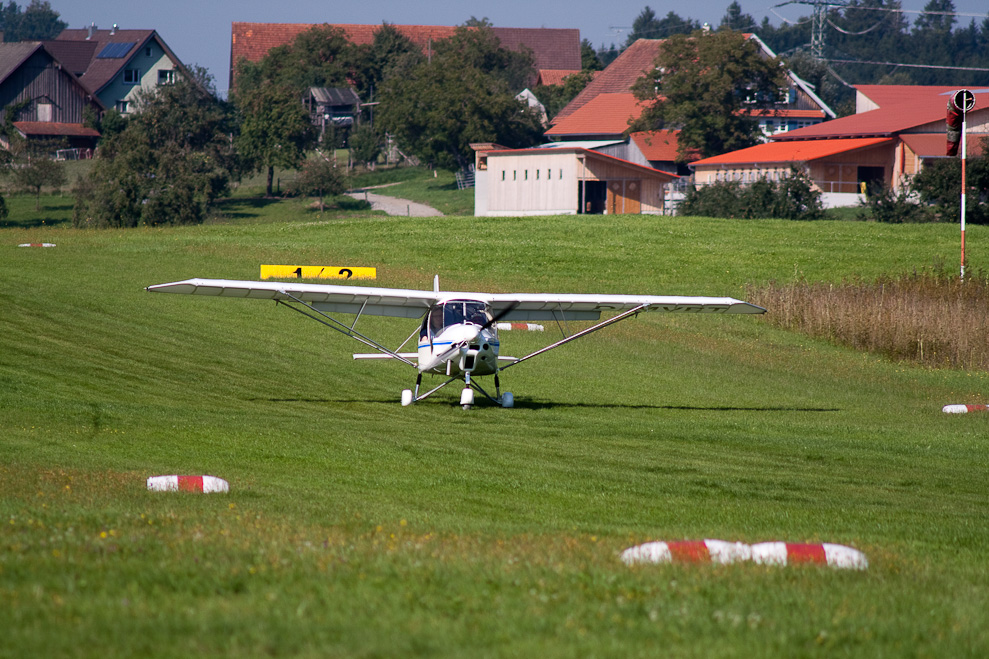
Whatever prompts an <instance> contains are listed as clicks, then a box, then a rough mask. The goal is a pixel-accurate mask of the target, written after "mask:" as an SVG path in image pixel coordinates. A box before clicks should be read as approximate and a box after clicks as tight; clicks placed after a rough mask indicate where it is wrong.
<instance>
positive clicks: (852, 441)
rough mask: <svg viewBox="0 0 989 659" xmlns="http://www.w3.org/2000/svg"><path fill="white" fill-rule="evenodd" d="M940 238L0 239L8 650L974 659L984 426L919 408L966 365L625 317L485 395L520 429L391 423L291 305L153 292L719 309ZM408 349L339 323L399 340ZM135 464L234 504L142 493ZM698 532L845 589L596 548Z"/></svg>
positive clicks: (366, 368) (2, 624) (275, 235)
mask: <svg viewBox="0 0 989 659" xmlns="http://www.w3.org/2000/svg"><path fill="white" fill-rule="evenodd" d="M284 203H295V202H284ZM269 209H270V206H260V207H258V208H257V209H253V210H252V213H260V214H264V213H266V212H269ZM272 212H274V211H272ZM968 234H969V235H968V250H969V258H970V262H971V263H972V264H973V267H978V266H979V265H980V264H984V263H986V262H989V258H987V257H989V254H987V247H986V242H987V240H989V232H986V231H985V230H984V229H983V228H982V227H970V228H969V232H968ZM27 242H52V243H56V244H57V247H54V248H21V247H17V245H18V244H19V243H27ZM957 242H958V235H957V227H953V226H951V225H902V226H888V225H886V226H884V225H877V224H872V223H848V222H813V223H797V222H784V221H771V220H766V221H729V220H711V219H699V218H665V217H642V216H595V217H580V218H574V217H565V218H564V217H553V218H524V219H512V218H504V219H475V218H469V217H455V216H454V217H444V218H430V219H428V220H422V219H416V218H411V219H410V218H387V217H380V216H366V217H355V218H349V219H327V220H322V221H295V222H284V221H279V222H250V223H229V224H218V225H210V226H201V227H186V228H163V229H135V230H129V231H82V230H74V229H71V228H67V227H66V225H64V224H62V225H58V226H54V227H52V226H49V225H47V224H45V225H42V224H37V225H34V224H32V225H23V226H16V225H15V226H8V228H2V229H0V528H2V531H0V603H2V605H0V628H2V629H3V630H4V631H3V637H2V640H0V656H3V657H8V656H9V657H27V656H63V657H73V656H101V657H116V656H127V657H132V656H189V655H192V654H198V655H208V656H238V657H246V656H313V657H316V656H319V657H323V656H358V657H372V656H425V655H428V656H472V657H479V656H480V657H488V656H490V657H497V656H513V657H514V656H533V655H537V654H538V655H539V656H543V657H557V656H559V657H574V656H602V657H653V656H657V655H658V654H670V655H673V656H697V657H701V656H703V657H741V656H808V657H811V656H820V657H833V656H853V657H876V656H951V657H981V656H986V655H987V654H989V633H987V631H986V630H987V622H989V614H987V611H989V577H987V576H986V575H987V571H986V569H985V555H986V552H987V551H989V506H987V503H989V484H987V479H986V474H987V470H989V460H987V448H986V436H987V430H989V426H987V423H989V415H987V416H980V415H979V414H968V415H957V416H955V415H945V414H943V413H942V412H941V407H942V405H944V404H946V403H966V402H985V397H986V393H987V386H989V378H987V374H986V373H983V372H964V371H944V370H927V369H921V368H917V367H913V366H910V365H906V364H899V363H892V362H889V361H887V360H884V359H882V358H880V357H877V356H875V355H869V354H862V353H857V352H854V351H851V350H847V349H843V348H839V347H835V346H832V345H830V344H828V343H826V342H823V341H818V340H812V339H808V338H806V337H803V336H801V335H798V334H794V333H789V332H785V331H782V330H779V329H775V328H773V327H772V326H770V325H769V324H768V323H767V322H765V321H764V320H763V319H761V318H759V317H752V316H747V317H731V318H729V317H707V316H695V315H677V316H674V315H670V316H662V315H661V314H646V315H643V316H640V317H639V318H636V319H634V320H629V321H625V322H623V323H620V324H619V325H617V326H615V327H613V328H609V329H607V330H604V331H602V332H599V333H596V334H593V335H591V336H590V337H588V338H586V339H583V340H581V341H578V342H575V343H573V344H569V345H567V346H565V347H563V348H561V349H559V350H556V351H553V352H551V353H549V354H547V355H544V356H541V357H539V358H537V359H534V360H532V361H531V362H529V363H527V364H525V365H520V366H519V367H517V368H513V369H511V370H510V371H508V372H506V373H505V376H504V378H503V381H502V386H503V389H505V390H508V391H512V392H513V393H514V394H515V400H516V408H515V409H508V410H506V409H500V408H496V407H493V406H489V405H484V404H479V405H478V406H477V407H476V408H475V409H474V410H472V411H470V412H464V411H462V410H461V409H460V408H459V406H458V405H457V402H458V392H457V391H456V390H450V391H444V392H441V393H440V394H438V395H437V396H435V397H433V398H430V399H428V400H427V401H425V402H423V403H421V404H417V405H415V406H412V407H409V408H403V407H401V406H400V404H399V397H400V391H401V389H403V388H406V387H409V386H411V384H412V382H413V379H414V374H413V373H412V372H410V371H411V369H409V370H406V368H405V367H402V366H401V365H398V364H389V363H383V362H381V363H379V362H355V361H353V360H352V358H351V353H352V352H355V351H362V350H363V349H362V348H361V347H360V346H358V344H356V343H349V342H348V341H347V339H346V338H345V337H342V336H340V335H338V334H336V333H332V332H329V331H327V330H326V329H325V328H323V327H322V326H320V325H318V324H316V323H312V322H310V321H308V320H306V319H305V318H303V317H301V316H299V315H298V314H293V313H290V312H289V311H287V310H285V309H284V308H280V307H277V306H276V305H275V304H273V303H270V302H269V303H264V302H257V301H246V300H231V299H209V298H199V297H185V296H172V295H155V294H150V293H147V292H146V291H144V287H145V286H148V285H150V284H156V283H162V282H167V281H174V280H178V279H184V278H188V277H194V276H197V277H224V278H234V279H255V278H257V277H258V275H259V267H260V265H262V264H306V265H309V264H312V265H340V266H344V265H362V266H374V267H376V268H377V269H378V279H377V281H376V282H375V284H376V285H380V286H394V287H417V288H424V289H428V288H430V287H431V285H432V277H433V275H434V274H438V275H439V276H440V282H441V284H442V285H443V287H444V288H447V289H461V290H463V289H466V290H487V291H528V292H541V291H558V292H580V293H592V292H602V293H619V292H623V293H643V294H698V295H730V296H735V297H742V298H744V297H745V290H746V287H747V286H750V285H752V286H759V285H761V284H765V283H766V282H769V281H771V280H779V281H789V280H792V279H794V278H796V277H805V278H807V279H810V280H813V281H818V280H823V281H839V280H841V279H842V278H843V277H850V276H855V275H859V276H862V277H867V278H868V277H873V276H875V275H878V274H881V273H894V274H895V273H902V272H908V271H910V270H912V269H914V268H918V269H919V268H924V267H928V266H930V265H932V264H937V263H953V262H955V261H956V260H957V251H958V247H957ZM772 312H773V309H770V310H769V313H772ZM415 324H416V323H415V321H402V320H397V319H384V318H368V319H362V320H361V321H360V323H359V325H358V329H360V330H361V331H363V332H365V333H369V334H372V335H374V336H376V337H381V338H382V339H383V341H384V342H385V343H386V344H389V345H392V346H395V347H397V346H398V345H399V344H400V343H401V342H402V341H403V340H404V339H405V338H406V337H407V336H408V335H409V333H410V332H412V331H413V329H414V327H415ZM575 327H578V325H573V326H571V328H570V329H571V330H573V329H574V328H575ZM546 329H547V332H546V333H545V334H538V333H521V334H520V333H507V332H506V333H504V334H503V335H502V346H503V347H502V352H503V353H504V354H516V355H518V354H522V353H525V352H528V351H529V350H531V349H533V348H534V347H536V346H538V345H540V344H541V343H542V342H547V341H549V340H552V339H553V338H555V336H556V335H558V334H556V335H554V334H553V332H555V331H556V328H554V327H552V326H550V325H549V324H547V328H546ZM437 383H438V382H437ZM160 474H212V475H216V476H220V477H222V478H224V479H226V480H228V481H229V482H230V487H231V490H230V493H229V494H225V495H224V494H211V495H195V494H177V493H176V494H167V493H153V492H148V491H147V490H146V487H145V479H146V478H147V477H149V476H153V475H160ZM703 538H717V539H723V540H731V541H741V542H752V543H754V542H760V541H769V540H782V541H788V542H835V543H841V544H847V545H851V546H854V547H856V548H858V549H861V550H862V551H864V552H865V553H866V555H867V556H868V558H869V561H870V567H869V569H868V570H866V571H864V572H842V571H835V570H830V569H827V568H820V567H814V566H802V567H788V568H780V567H765V566H755V565H735V566H724V567H714V566H709V565H673V566H639V567H634V568H629V567H627V566H625V565H624V564H623V563H622V562H621V561H620V560H619V558H618V557H619V554H620V553H621V551H622V550H624V549H625V548H627V547H630V546H633V545H637V544H639V543H642V542H646V541H650V540H679V539H703Z"/></svg>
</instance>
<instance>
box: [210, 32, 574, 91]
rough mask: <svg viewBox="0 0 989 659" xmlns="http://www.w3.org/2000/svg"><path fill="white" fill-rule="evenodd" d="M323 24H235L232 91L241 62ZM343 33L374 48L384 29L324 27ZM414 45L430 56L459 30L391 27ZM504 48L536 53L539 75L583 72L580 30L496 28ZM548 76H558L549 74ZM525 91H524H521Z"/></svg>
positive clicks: (356, 42)
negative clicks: (375, 38)
mask: <svg viewBox="0 0 989 659" xmlns="http://www.w3.org/2000/svg"><path fill="white" fill-rule="evenodd" d="M318 25H319V24H315V23H243V22H234V23H233V24H232V25H231V32H230V89H234V87H235V76H236V68H237V63H238V62H239V61H240V60H241V59H246V60H247V61H249V62H257V61H258V60H260V59H261V58H262V57H264V56H265V55H266V54H267V53H268V51H269V50H271V49H272V48H275V47H277V46H286V45H289V44H291V43H292V41H294V40H295V38H296V37H297V36H298V35H299V34H301V33H303V32H305V31H307V30H311V29H312V28H314V27H318ZM324 25H328V26H329V27H335V28H340V29H341V30H343V32H344V34H345V35H346V37H347V40H348V41H350V42H351V43H353V44H357V45H362V44H370V43H372V42H373V41H374V34H375V33H376V32H377V31H378V30H380V29H381V25H352V24H324ZM391 27H393V28H395V29H396V30H398V31H399V32H400V33H401V34H403V35H405V36H406V37H408V38H409V39H410V40H411V41H412V42H413V43H415V44H416V45H418V46H419V47H420V48H422V50H423V52H429V49H430V48H431V47H432V44H433V43H435V42H437V41H440V40H442V39H448V38H450V37H451V36H453V34H454V32H455V31H456V29H457V28H456V27H453V26H446V25H391ZM491 29H492V31H493V32H494V34H495V36H496V37H498V40H499V41H500V42H501V45H502V47H503V48H507V49H508V50H515V51H517V50H520V49H522V48H528V49H529V50H531V51H532V54H533V57H534V59H535V65H536V70H537V71H540V72H541V71H543V70H546V71H569V72H573V71H580V68H581V61H580V30H576V29H550V28H521V27H493V28H491ZM546 75H547V76H550V75H555V74H550V73H547V74H546ZM520 91H521V90H520Z"/></svg>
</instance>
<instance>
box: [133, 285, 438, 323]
mask: <svg viewBox="0 0 989 659" xmlns="http://www.w3.org/2000/svg"><path fill="white" fill-rule="evenodd" d="M147 290H149V291H152V292H154V293H182V294H185V295H210V296H213V297H239V298H248V299H252V300H281V301H283V302H288V301H293V300H301V301H302V302H305V303H306V304H309V305H311V306H312V307H313V308H314V309H317V310H319V311H323V312H338V313H352V314H358V313H363V314H368V315H371V316H394V317H398V318H421V317H422V315H423V314H424V313H426V311H428V310H429V307H430V306H431V305H432V304H433V303H435V302H436V301H437V300H438V299H440V298H439V297H438V296H437V294H436V293H434V292H433V291H416V290H409V289H402V288H377V287H372V286H338V285H332V284H302V283H290V282H280V281H237V280H233V279H186V280H185V281H176V282H172V283H169V284H157V285H155V286H148V288H147ZM442 297H446V296H445V295H444V296H442Z"/></svg>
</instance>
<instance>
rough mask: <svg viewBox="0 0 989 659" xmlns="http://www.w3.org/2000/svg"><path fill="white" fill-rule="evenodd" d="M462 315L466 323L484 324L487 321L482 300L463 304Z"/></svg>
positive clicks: (485, 309)
mask: <svg viewBox="0 0 989 659" xmlns="http://www.w3.org/2000/svg"><path fill="white" fill-rule="evenodd" d="M464 316H465V317H466V318H467V322H468V323H474V324H475V325H484V324H486V323H487V322H488V319H489V316H488V314H487V305H485V304H484V303H483V302H467V303H466V304H464Z"/></svg>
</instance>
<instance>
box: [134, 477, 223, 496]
mask: <svg viewBox="0 0 989 659" xmlns="http://www.w3.org/2000/svg"><path fill="white" fill-rule="evenodd" d="M148 489H149V490H151V491H153V492H203V493H204V494H209V493H211V492H229V491H230V483H228V482H227V481H225V480H223V479H222V478H217V477H216V476H150V477H149V478H148Z"/></svg>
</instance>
